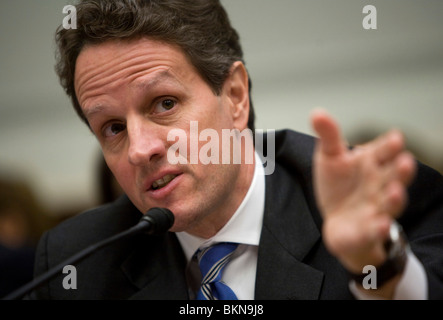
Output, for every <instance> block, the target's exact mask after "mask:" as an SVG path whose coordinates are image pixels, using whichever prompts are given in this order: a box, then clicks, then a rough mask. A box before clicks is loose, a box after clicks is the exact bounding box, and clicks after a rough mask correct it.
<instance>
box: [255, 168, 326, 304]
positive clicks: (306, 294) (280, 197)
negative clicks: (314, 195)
mask: <svg viewBox="0 0 443 320" xmlns="http://www.w3.org/2000/svg"><path fill="white" fill-rule="evenodd" d="M319 240H320V232H319V230H318V228H317V226H316V224H315V223H314V220H313V218H312V214H311V212H310V210H309V207H308V205H307V203H306V197H305V195H304V192H303V190H302V188H301V187H300V183H299V181H297V178H296V177H295V175H291V173H289V172H287V171H286V169H284V168H283V167H281V166H278V167H276V170H275V172H274V173H273V174H272V175H269V176H266V199H265V216H264V221H263V229H262V235H261V238H260V247H259V254H258V265H257V280H256V291H255V293H256V299H303V300H308V299H309V300H310V299H318V297H319V294H320V289H321V286H322V282H323V277H324V275H323V272H321V271H319V270H316V269H314V268H312V267H310V266H309V265H307V264H305V263H304V262H303V259H304V258H305V257H306V256H307V254H308V253H309V252H310V250H311V249H312V248H313V246H314V245H315V244H316V243H317V242H318V241H319Z"/></svg>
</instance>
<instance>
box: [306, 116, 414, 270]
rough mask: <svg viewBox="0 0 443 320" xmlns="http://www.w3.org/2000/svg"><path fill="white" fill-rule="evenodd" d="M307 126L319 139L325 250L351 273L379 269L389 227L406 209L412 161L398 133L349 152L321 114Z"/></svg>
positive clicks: (317, 176) (317, 178) (317, 172)
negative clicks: (364, 269)
mask: <svg viewBox="0 0 443 320" xmlns="http://www.w3.org/2000/svg"><path fill="white" fill-rule="evenodd" d="M311 122H312V126H313V128H314V130H315V131H316V133H317V134H318V138H319V140H318V142H317V145H316V149H315V153H314V172H313V174H314V188H315V195H316V199H317V204H318V206H319V208H320V211H321V212H322V215H323V218H324V224H323V230H322V234H323V238H324V241H325V244H326V246H327V248H328V250H329V251H330V252H331V254H333V255H334V256H336V257H337V258H338V260H339V261H340V262H341V263H342V264H343V266H344V267H345V268H347V269H348V270H349V271H351V272H354V273H361V272H362V269H363V267H364V266H365V265H374V266H376V267H377V266H379V265H381V264H382V263H383V262H384V261H385V259H386V253H385V251H384V247H383V243H384V241H385V240H386V238H387V236H388V232H389V227H390V224H391V221H392V219H395V218H397V217H398V216H399V215H400V214H401V213H402V210H403V208H404V207H405V205H406V203H407V200H408V199H407V192H406V188H407V186H408V184H409V183H410V181H411V180H412V178H413V176H414V173H415V160H414V158H413V156H412V155H411V154H410V153H409V152H407V151H405V150H404V138H403V135H402V134H401V133H400V132H399V131H397V130H392V131H390V132H388V133H386V134H384V135H381V136H379V137H378V138H376V139H375V140H372V141H370V142H368V143H366V144H364V145H361V146H356V147H354V148H352V149H350V148H349V146H348V145H347V144H346V142H345V141H344V140H343V138H342V137H341V133H340V129H339V126H338V125H337V123H336V122H335V121H334V119H332V117H330V116H329V115H328V114H327V113H326V112H325V111H321V110H316V111H314V112H313V114H312V118H311Z"/></svg>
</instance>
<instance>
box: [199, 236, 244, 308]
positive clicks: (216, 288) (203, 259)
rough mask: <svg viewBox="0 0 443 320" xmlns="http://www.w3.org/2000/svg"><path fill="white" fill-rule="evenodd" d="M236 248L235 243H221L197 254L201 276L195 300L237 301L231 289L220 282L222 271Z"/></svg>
mask: <svg viewBox="0 0 443 320" xmlns="http://www.w3.org/2000/svg"><path fill="white" fill-rule="evenodd" d="M237 246H238V244H237V243H229V242H222V243H218V244H216V245H214V246H211V247H208V248H205V249H203V250H199V251H198V252H197V258H198V260H199V266H200V271H201V274H202V283H201V287H200V290H199V291H198V293H197V298H196V299H197V300H238V299H237V296H236V295H235V293H234V292H233V291H232V289H231V288H229V287H228V286H227V285H226V284H225V283H224V282H223V281H222V280H221V277H222V273H223V269H224V267H225V266H226V264H227V263H228V262H229V258H230V257H231V255H232V254H233V253H234V250H235V249H236V248H237Z"/></svg>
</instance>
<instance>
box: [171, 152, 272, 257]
mask: <svg viewBox="0 0 443 320" xmlns="http://www.w3.org/2000/svg"><path fill="white" fill-rule="evenodd" d="M255 160H256V161H255V163H256V165H255V170H254V177H253V178H252V182H251V186H250V187H249V190H248V192H247V193H246V196H245V198H244V199H243V201H242V203H241V204H240V206H239V207H238V209H237V211H236V212H235V213H234V215H233V216H232V217H231V219H230V220H229V221H228V222H227V223H226V224H225V226H224V227H223V228H222V229H220V231H219V232H217V234H216V235H214V236H213V237H212V238H209V239H203V238H200V237H196V236H194V235H191V234H189V233H187V232H177V233H176V234H177V237H178V240H179V241H180V244H181V246H182V248H183V250H184V253H185V256H186V258H187V261H190V260H191V258H192V256H193V254H194V253H195V252H196V251H197V249H198V248H202V247H207V246H210V245H212V244H214V243H217V242H236V243H241V244H246V245H253V246H258V244H259V241H260V233H261V228H262V224H263V215H264V206H265V203H264V202H265V172H264V168H263V164H262V161H261V159H260V157H259V156H258V154H257V153H255Z"/></svg>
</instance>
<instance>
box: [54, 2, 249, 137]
mask: <svg viewBox="0 0 443 320" xmlns="http://www.w3.org/2000/svg"><path fill="white" fill-rule="evenodd" d="M75 7H76V11H77V29H65V28H63V26H60V27H59V28H58V29H57V33H56V44H57V53H56V72H57V74H58V76H59V78H60V83H61V85H62V86H63V88H64V90H65V91H66V93H67V94H68V96H69V97H70V98H71V100H72V103H73V105H74V108H75V110H76V111H77V114H78V115H79V116H80V118H81V119H82V120H83V121H84V122H85V123H86V124H88V122H87V120H86V118H85V116H84V114H83V112H82V110H81V108H80V104H79V102H78V100H77V97H76V95H75V88H74V74H75V65H76V60H77V57H78V55H79V54H80V52H81V50H82V49H83V47H84V46H85V45H88V44H99V43H102V42H104V41H108V40H114V39H128V40H130V39H137V38H141V37H149V38H151V39H155V40H161V41H164V42H167V43H170V44H174V45H178V46H179V47H180V48H181V49H182V50H183V52H184V53H185V54H186V55H187V56H188V57H189V59H190V61H191V63H192V64H193V65H194V66H195V68H196V69H197V71H198V72H199V73H200V75H201V76H202V77H203V79H204V80H205V81H206V82H207V83H208V85H209V86H210V87H211V89H212V90H213V92H214V93H215V94H217V95H218V94H220V92H221V88H222V85H223V83H224V81H225V80H226V78H227V76H228V75H229V70H230V67H231V66H232V64H233V63H234V62H235V61H243V51H242V48H241V45H240V42H239V36H238V34H237V32H236V30H235V29H234V28H232V26H231V23H230V21H229V18H228V15H227V13H226V11H225V9H224V8H223V7H222V5H221V4H220V1H219V0H192V1H189V0H82V1H80V2H79V3H78V4H77V5H76V6H75ZM248 80H249V98H250V111H249V120H248V127H249V128H250V129H251V130H253V131H254V120H255V115H254V110H253V107H252V99H251V80H250V79H248Z"/></svg>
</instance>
